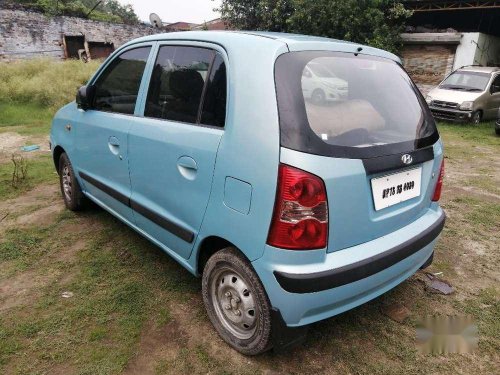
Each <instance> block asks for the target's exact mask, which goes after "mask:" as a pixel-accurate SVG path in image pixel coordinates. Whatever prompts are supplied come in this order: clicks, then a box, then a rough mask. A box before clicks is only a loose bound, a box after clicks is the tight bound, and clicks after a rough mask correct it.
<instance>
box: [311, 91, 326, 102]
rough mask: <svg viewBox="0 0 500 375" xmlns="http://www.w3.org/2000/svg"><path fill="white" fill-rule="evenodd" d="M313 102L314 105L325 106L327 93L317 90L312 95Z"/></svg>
mask: <svg viewBox="0 0 500 375" xmlns="http://www.w3.org/2000/svg"><path fill="white" fill-rule="evenodd" d="M311 100H312V102H313V103H314V104H323V103H324V102H325V100H326V95H325V92H324V91H323V90H321V89H316V90H314V91H313V93H312V95H311Z"/></svg>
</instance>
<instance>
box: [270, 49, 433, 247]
mask: <svg viewBox="0 0 500 375" xmlns="http://www.w3.org/2000/svg"><path fill="white" fill-rule="evenodd" d="M309 64H318V65H322V66H324V67H325V68H327V69H328V70H329V71H331V72H333V74H335V76H336V77H338V78H340V79H341V80H343V81H345V82H346V86H347V92H346V95H345V97H344V96H343V97H341V98H339V100H337V101H335V102H324V103H318V102H315V101H313V100H310V99H309V96H308V95H307V94H306V91H305V90H303V87H302V83H301V77H302V72H303V70H304V69H307V67H308V65H309ZM275 71H276V85H277V93H278V107H279V112H280V130H281V143H282V147H283V149H282V156H281V161H282V162H283V163H287V164H292V165H293V166H296V167H298V168H301V169H304V170H306V171H308V172H311V173H314V174H316V175H318V176H319V177H321V178H322V179H323V180H324V181H325V185H326V189H327V196H328V205H329V223H330V231H329V233H330V237H329V246H328V251H335V250H339V249H343V248H347V247H350V246H354V245H357V244H360V243H363V242H367V241H370V240H373V239H375V238H378V237H381V236H384V235H386V234H388V233H391V232H393V231H395V230H397V229H399V228H401V227H403V226H405V225H408V224H410V223H411V222H412V221H414V220H416V219H417V218H418V217H420V216H421V215H422V214H423V213H424V212H425V211H426V210H427V209H428V208H429V206H430V204H431V198H432V193H433V190H434V186H435V184H436V181H437V179H436V168H437V169H439V162H440V159H441V149H440V147H438V148H436V147H434V144H435V143H436V142H437V140H438V139H439V135H438V133H437V130H436V127H435V123H434V120H433V119H432V116H431V114H430V112H429V109H428V108H427V106H426V104H425V100H424V99H423V98H422V96H421V94H420V93H419V91H418V89H417V88H416V87H415V85H414V84H413V82H412V81H411V80H410V78H409V77H408V75H407V74H406V73H405V72H404V70H403V69H402V68H401V67H400V66H399V65H398V64H397V63H396V62H394V61H392V60H389V59H385V58H380V57H374V56H368V55H361V54H359V55H358V54H354V53H335V52H328V51H323V52H317V51H314V52H313V51H306V52H292V53H288V54H285V55H282V56H281V57H280V58H278V60H277V63H276V70H275ZM436 159H437V160H436Z"/></svg>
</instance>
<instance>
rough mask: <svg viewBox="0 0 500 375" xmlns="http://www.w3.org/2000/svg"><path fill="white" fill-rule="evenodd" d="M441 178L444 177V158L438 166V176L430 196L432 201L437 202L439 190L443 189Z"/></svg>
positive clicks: (439, 195) (439, 196) (439, 194)
mask: <svg viewBox="0 0 500 375" xmlns="http://www.w3.org/2000/svg"><path fill="white" fill-rule="evenodd" d="M443 179H444V159H443V161H442V162H441V167H440V168H439V177H438V181H437V184H436V188H435V189H434V195H433V197H432V201H433V202H437V201H438V200H439V198H441V190H442V189H443Z"/></svg>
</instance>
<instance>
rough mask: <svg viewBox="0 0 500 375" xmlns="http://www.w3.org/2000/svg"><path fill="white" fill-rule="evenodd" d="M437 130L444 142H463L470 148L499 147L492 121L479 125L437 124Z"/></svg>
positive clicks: (498, 139)
mask: <svg viewBox="0 0 500 375" xmlns="http://www.w3.org/2000/svg"><path fill="white" fill-rule="evenodd" d="M438 130H439V132H440V133H441V135H442V136H443V137H444V138H445V140H446V139H449V140H451V141H462V142H463V141H465V142H467V145H470V146H475V145H478V144H480V145H493V146H500V137H499V136H497V135H496V134H495V122H494V121H490V122H482V123H480V124H479V125H473V124H460V123H451V122H439V123H438ZM445 146H446V144H445Z"/></svg>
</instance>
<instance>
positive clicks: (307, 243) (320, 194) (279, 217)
mask: <svg viewBox="0 0 500 375" xmlns="http://www.w3.org/2000/svg"><path fill="white" fill-rule="evenodd" d="M327 239H328V202H327V198H326V189H325V184H324V182H323V180H322V179H321V178H319V177H318V176H315V175H313V174H311V173H308V172H305V171H303V170H300V169H297V168H294V167H291V166H289V165H285V164H280V166H279V171H278V190H277V194H276V201H275V203H274V213H273V219H272V222H271V227H270V229H269V235H268V237H267V243H268V244H269V245H271V246H274V247H279V248H283V249H295V250H310V249H321V248H324V247H326V245H327Z"/></svg>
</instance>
